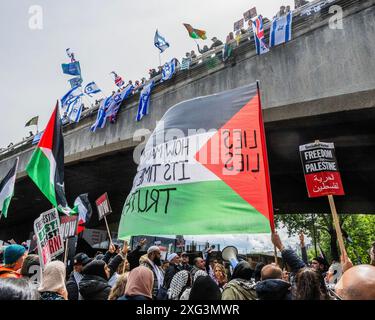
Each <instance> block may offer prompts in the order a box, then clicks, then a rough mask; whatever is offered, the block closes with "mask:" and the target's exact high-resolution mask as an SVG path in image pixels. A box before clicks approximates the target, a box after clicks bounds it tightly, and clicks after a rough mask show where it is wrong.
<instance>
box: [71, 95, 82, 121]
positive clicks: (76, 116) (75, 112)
mask: <svg viewBox="0 0 375 320" xmlns="http://www.w3.org/2000/svg"><path fill="white" fill-rule="evenodd" d="M82 110H83V104H82V99H81V98H80V97H78V98H77V99H76V100H75V101H74V102H73V103H72V104H71V107H70V111H69V113H68V118H69V120H70V121H72V122H79V120H80V119H81V114H82Z"/></svg>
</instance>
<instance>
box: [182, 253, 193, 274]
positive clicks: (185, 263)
mask: <svg viewBox="0 0 375 320" xmlns="http://www.w3.org/2000/svg"><path fill="white" fill-rule="evenodd" d="M192 268H193V266H192V265H191V264H189V255H188V254H187V253H186V252H183V253H181V269H182V270H186V271H189V272H190V271H191V269H192Z"/></svg>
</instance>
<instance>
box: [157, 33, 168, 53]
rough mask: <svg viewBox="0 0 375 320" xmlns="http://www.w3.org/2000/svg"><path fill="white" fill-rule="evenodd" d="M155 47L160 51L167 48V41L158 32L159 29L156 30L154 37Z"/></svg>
mask: <svg viewBox="0 0 375 320" xmlns="http://www.w3.org/2000/svg"><path fill="white" fill-rule="evenodd" d="M154 44H155V47H156V48H158V49H159V50H160V53H163V52H164V51H165V50H166V49H168V48H169V43H168V42H167V41H166V40H165V38H164V37H162V36H161V35H160V34H159V31H158V30H156V32H155V37H154Z"/></svg>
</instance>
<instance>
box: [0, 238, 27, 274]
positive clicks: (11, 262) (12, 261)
mask: <svg viewBox="0 0 375 320" xmlns="http://www.w3.org/2000/svg"><path fill="white" fill-rule="evenodd" d="M26 255H27V251H26V249H25V247H24V246H21V245H19V244H11V245H10V246H7V247H6V248H5V250H4V253H3V256H4V257H3V259H4V265H3V266H1V267H0V279H2V278H22V275H21V274H20V273H19V271H20V269H21V268H22V265H23V262H24V260H25V258H26Z"/></svg>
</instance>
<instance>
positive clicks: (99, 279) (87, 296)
mask: <svg viewBox="0 0 375 320" xmlns="http://www.w3.org/2000/svg"><path fill="white" fill-rule="evenodd" d="M110 273H111V269H110V268H109V267H108V266H107V264H106V263H105V262H104V261H102V260H94V261H91V262H90V263H88V264H87V265H86V266H85V267H84V268H83V270H82V274H83V278H82V280H81V281H80V283H79V292H80V294H81V296H82V298H83V300H108V296H109V294H110V292H111V286H110V285H109V284H108V279H109V278H110Z"/></svg>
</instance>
